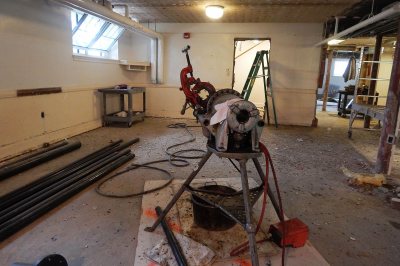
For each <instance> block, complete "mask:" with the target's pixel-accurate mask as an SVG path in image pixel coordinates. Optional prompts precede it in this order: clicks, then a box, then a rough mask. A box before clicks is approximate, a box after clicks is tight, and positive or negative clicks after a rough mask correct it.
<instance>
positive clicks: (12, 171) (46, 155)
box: [0, 141, 81, 180]
mask: <svg viewBox="0 0 400 266" xmlns="http://www.w3.org/2000/svg"><path fill="white" fill-rule="evenodd" d="M80 147H81V143H80V142H79V141H63V142H61V143H58V144H56V145H54V146H50V147H49V148H48V149H45V150H42V151H38V152H35V153H33V154H30V155H28V156H25V157H23V158H21V159H19V160H16V161H14V162H11V163H9V164H6V165H4V166H2V167H0V180H2V179H6V178H8V177H11V176H13V175H16V174H19V173H21V172H23V171H26V170H28V169H31V168H33V167H35V166H37V165H39V164H42V163H44V162H47V161H50V160H52V159H55V158H57V157H59V156H61V155H64V154H66V153H68V152H71V151H74V150H76V149H79V148H80Z"/></svg>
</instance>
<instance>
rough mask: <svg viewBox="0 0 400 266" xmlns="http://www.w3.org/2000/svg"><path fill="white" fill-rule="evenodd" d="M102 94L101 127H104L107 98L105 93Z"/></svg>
mask: <svg viewBox="0 0 400 266" xmlns="http://www.w3.org/2000/svg"><path fill="white" fill-rule="evenodd" d="M102 94H103V126H106V115H107V97H106V93H105V92H103V93H102Z"/></svg>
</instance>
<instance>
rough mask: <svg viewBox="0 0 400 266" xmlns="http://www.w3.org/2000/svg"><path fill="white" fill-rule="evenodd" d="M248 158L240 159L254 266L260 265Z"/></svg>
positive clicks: (247, 226)
mask: <svg viewBox="0 0 400 266" xmlns="http://www.w3.org/2000/svg"><path fill="white" fill-rule="evenodd" d="M246 162H247V160H245V159H242V160H240V161H239V163H240V175H241V179H242V190H243V201H244V209H245V212H246V232H247V234H248V238H249V249H250V256H251V264H252V265H253V266H258V265H259V263H258V255H257V247H256V232H255V231H256V228H255V226H254V225H253V224H252V219H251V206H250V196H249V195H250V193H249V182H248V180H247V169H246Z"/></svg>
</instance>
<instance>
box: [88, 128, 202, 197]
mask: <svg viewBox="0 0 400 266" xmlns="http://www.w3.org/2000/svg"><path fill="white" fill-rule="evenodd" d="M167 127H168V128H183V129H185V131H186V132H187V133H188V134H189V135H190V139H189V140H187V141H184V142H180V143H178V144H174V145H171V146H168V147H167V149H166V150H165V153H166V154H167V155H168V159H165V160H157V161H150V162H146V163H143V164H135V163H134V164H131V165H130V166H128V167H127V168H126V169H124V170H122V171H120V172H118V173H115V174H114V175H112V176H110V177H107V178H106V179H104V180H103V181H101V182H100V183H99V184H98V185H97V187H96V192H97V193H98V194H99V195H101V196H104V197H110V198H129V197H138V196H142V195H145V194H149V193H152V192H156V191H158V190H160V189H163V188H165V187H166V186H168V185H169V184H171V182H172V180H173V179H174V177H173V176H172V175H171V173H170V172H168V171H167V170H164V169H162V168H159V167H155V166H149V165H152V164H156V163H163V162H169V163H170V164H171V165H173V166H176V167H185V166H188V165H189V164H190V163H189V161H187V160H186V159H199V158H202V157H203V156H200V155H196V156H184V155H181V154H182V153H185V152H193V151H194V152H202V153H204V154H205V153H206V152H205V151H204V150H200V149H185V150H179V151H176V152H170V149H172V148H175V147H178V146H181V145H184V144H187V143H190V142H193V141H195V140H196V138H195V136H194V135H193V134H192V133H191V132H190V131H189V129H188V128H189V127H200V126H187V125H186V124H185V123H175V124H170V125H168V126H167ZM178 162H179V163H178ZM142 167H143V168H148V169H153V170H156V171H160V172H163V173H166V174H167V175H168V178H169V179H168V180H167V181H166V182H165V183H164V184H162V185H160V186H158V187H156V188H153V189H149V190H144V191H142V192H139V193H129V194H123V195H117V194H108V193H105V192H103V191H102V190H101V188H102V186H103V185H104V184H105V183H106V182H109V181H111V180H113V179H114V178H116V177H117V176H119V175H122V174H124V173H127V172H129V171H132V170H136V169H138V168H142Z"/></svg>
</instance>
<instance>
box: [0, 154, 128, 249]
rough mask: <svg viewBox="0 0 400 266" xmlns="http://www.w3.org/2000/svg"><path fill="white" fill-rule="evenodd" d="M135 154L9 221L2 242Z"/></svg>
mask: <svg viewBox="0 0 400 266" xmlns="http://www.w3.org/2000/svg"><path fill="white" fill-rule="evenodd" d="M133 158H134V155H133V154H128V155H123V156H121V157H120V158H118V159H117V160H116V161H114V162H112V163H110V164H109V165H107V166H105V167H103V168H101V169H99V170H97V171H96V172H94V173H92V174H90V175H89V176H87V177H85V178H84V179H82V180H80V181H78V182H76V183H75V184H73V185H72V186H69V187H67V188H65V189H63V190H62V191H60V192H58V193H57V194H54V195H52V196H51V197H49V198H47V199H46V200H44V201H42V202H40V203H39V204H37V205H35V206H33V207H32V208H30V209H28V210H26V211H24V212H23V213H20V214H18V215H17V216H15V217H14V218H12V219H10V220H8V221H7V223H6V224H4V225H1V226H0V241H3V240H4V239H6V238H7V237H9V236H10V235H12V234H14V233H15V232H17V231H18V230H20V229H22V228H23V227H25V226H26V225H28V224H30V223H31V222H33V221H34V220H35V219H37V218H38V217H40V216H41V215H43V214H45V213H46V212H48V211H50V210H51V209H53V208H55V207H57V206H58V205H59V204H61V203H62V202H64V201H65V200H67V199H69V198H70V197H72V196H73V195H75V194H77V193H78V192H80V191H81V190H83V189H84V188H86V187H88V186H89V185H91V184H93V183H94V182H96V181H97V180H99V179H100V178H102V177H103V176H105V175H107V174H109V173H110V172H112V171H113V170H115V169H116V168H118V167H120V166H121V165H123V164H125V163H126V162H128V161H129V160H131V159H133Z"/></svg>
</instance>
